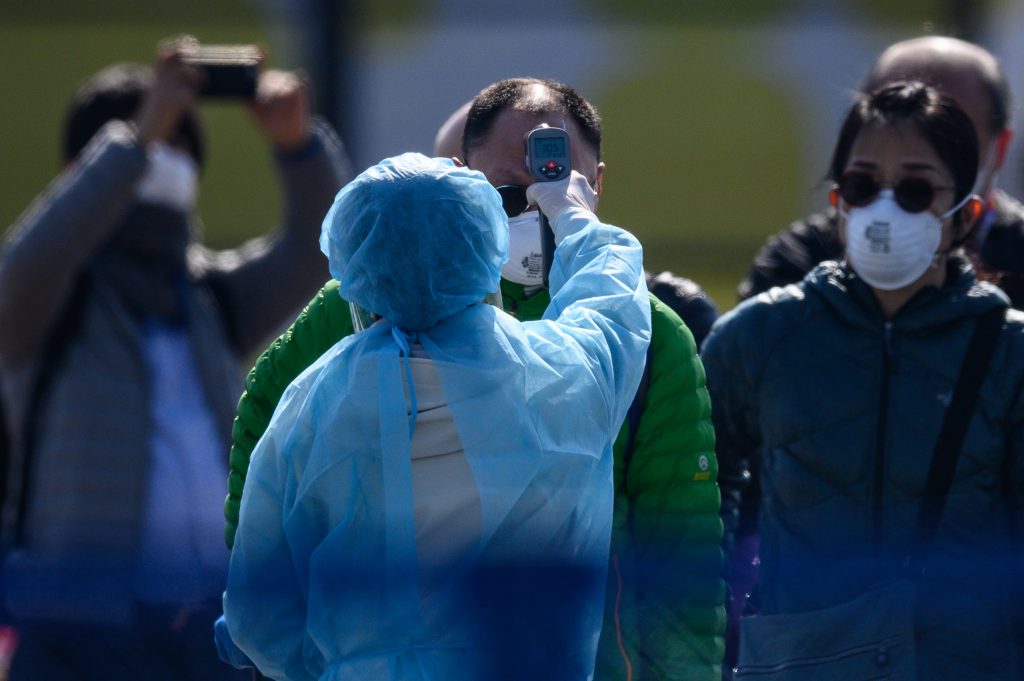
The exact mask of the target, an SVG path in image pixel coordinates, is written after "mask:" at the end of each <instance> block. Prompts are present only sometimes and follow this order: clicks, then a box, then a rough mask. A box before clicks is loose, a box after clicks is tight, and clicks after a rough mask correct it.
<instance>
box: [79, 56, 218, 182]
mask: <svg viewBox="0 0 1024 681" xmlns="http://www.w3.org/2000/svg"><path fill="white" fill-rule="evenodd" d="M152 86H153V69H152V68H150V67H148V66H143V65H141V64H114V65H113V66H108V67H107V68H105V69H103V70H102V71H100V72H99V73H97V74H95V75H93V76H92V77H90V78H89V79H88V80H87V81H86V82H85V83H84V84H83V85H82V86H81V87H80V88H79V89H78V91H77V92H76V93H75V95H74V97H73V98H72V99H71V104H70V105H69V106H68V111H67V114H66V118H65V121H64V139H63V142H62V144H61V151H62V153H63V156H64V162H65V163H67V162H70V161H72V160H74V158H75V157H76V156H78V154H79V153H81V151H82V149H84V148H85V145H87V144H88V143H89V140H91V139H92V138H93V136H94V135H95V134H96V133H97V132H99V130H100V128H102V127H103V126H104V125H106V124H107V123H108V122H109V121H112V120H115V119H116V120H121V121H127V120H131V118H132V117H133V116H135V114H136V112H137V111H138V108H139V105H140V104H142V98H143V96H144V95H145V94H146V91H147V90H149V88H150V87H152ZM177 135H178V137H179V139H180V140H181V141H182V142H183V143H184V144H185V146H186V148H187V149H188V151H189V153H190V154H191V155H192V157H193V158H194V159H195V160H196V163H197V164H198V165H199V166H200V167H201V166H202V165H203V160H204V155H205V144H204V139H203V131H202V128H201V126H200V124H199V120H198V118H197V117H196V116H195V114H194V113H193V112H191V111H189V112H186V113H185V114H183V115H182V117H181V121H180V122H179V124H178V130H177Z"/></svg>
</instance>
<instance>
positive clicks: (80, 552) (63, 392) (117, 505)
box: [0, 122, 349, 621]
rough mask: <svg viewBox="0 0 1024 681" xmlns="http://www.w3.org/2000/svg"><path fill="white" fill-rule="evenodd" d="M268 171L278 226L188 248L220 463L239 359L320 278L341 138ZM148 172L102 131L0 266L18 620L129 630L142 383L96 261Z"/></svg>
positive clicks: (132, 341) (16, 231)
mask: <svg viewBox="0 0 1024 681" xmlns="http://www.w3.org/2000/svg"><path fill="white" fill-rule="evenodd" d="M277 165H278V168H279V171H280V176H281V181H282V183H283V189H284V194H285V197H284V219H283V225H282V227H281V229H280V230H278V231H277V232H275V233H274V234H272V235H270V236H268V237H265V238H262V239H259V240H256V241H255V242H254V243H249V244H246V245H245V246H243V247H242V248H240V249H238V250H237V251H231V252H220V253H217V252H212V251H209V250H207V249H205V248H204V247H202V246H200V245H198V244H192V245H191V246H190V247H189V250H188V258H187V269H188V272H187V276H186V280H185V282H184V286H183V289H184V290H183V291H181V292H180V295H181V298H182V303H183V307H184V318H185V319H186V320H187V322H186V323H187V325H188V333H189V335H190V336H191V338H192V339H193V343H192V347H193V352H194V354H195V358H196V362H197V366H198V369H199V373H200V376H201V380H202V383H203V385H202V388H203V391H204V392H205V394H206V397H207V400H208V404H209V405H210V407H211V409H212V410H213V412H214V416H215V418H216V420H217V423H218V424H219V425H220V427H221V430H222V435H223V438H224V450H223V451H224V453H225V457H226V455H227V451H228V446H229V444H230V437H229V434H230V427H231V421H232V417H233V415H234V406H235V403H236V401H237V399H238V396H239V394H241V391H242V367H241V366H240V360H241V359H242V358H244V357H245V356H246V355H248V354H249V353H251V352H253V351H254V350H256V349H257V348H258V346H259V344H260V343H261V342H262V341H264V340H265V339H266V338H268V337H269V336H270V335H272V334H273V333H274V331H275V330H276V329H278V328H280V326H281V325H282V323H284V322H286V321H287V320H288V319H289V318H290V316H291V315H292V314H293V313H294V312H295V310H297V309H298V308H300V307H301V305H302V303H303V302H304V301H306V300H307V299H308V298H309V297H310V296H311V295H312V294H313V293H314V292H315V291H316V290H317V289H318V288H319V286H320V284H321V283H322V281H323V280H324V278H326V276H327V271H326V259H325V258H324V257H323V255H322V254H321V253H320V251H319V248H318V241H317V240H318V234H319V227H320V223H321V220H322V219H323V216H324V214H325V213H326V211H327V208H328V207H329V206H330V203H331V201H332V199H333V197H334V195H335V194H336V192H337V191H338V189H339V188H340V187H341V186H342V184H343V183H344V182H345V181H347V179H348V178H349V169H348V164H347V160H346V159H345V157H344V153H343V150H342V148H341V146H340V142H339V141H338V140H337V139H336V138H335V136H334V135H333V133H332V132H331V131H330V129H329V128H328V127H327V126H326V125H323V124H321V123H319V122H317V123H315V124H314V130H313V136H312V139H311V141H310V143H309V145H308V146H307V148H305V149H304V150H302V151H300V152H298V153H296V154H293V155H278V156H277ZM145 167H146V157H145V153H144V150H143V149H142V148H141V147H139V145H138V144H137V143H136V139H135V136H134V132H133V129H132V128H131V127H130V126H128V125H126V124H124V123H121V122H112V123H110V124H108V125H107V126H106V127H105V128H104V129H103V130H102V131H101V132H100V133H98V134H97V136H96V138H94V139H93V141H92V142H91V143H90V145H89V146H88V147H87V148H86V150H85V151H83V153H82V155H81V156H80V157H79V161H78V162H77V164H76V165H75V166H74V167H71V168H69V169H67V170H66V171H65V172H63V173H62V174H61V175H60V176H59V177H58V178H57V179H56V180H55V181H54V182H53V183H52V184H51V185H50V186H49V187H48V188H47V190H46V191H45V192H44V193H43V194H42V195H41V196H40V197H39V198H38V199H37V200H36V201H35V203H34V204H33V205H32V206H31V207H30V208H29V210H28V211H26V213H25V214H24V215H22V217H21V218H20V219H19V221H18V223H17V224H16V225H15V226H14V227H12V229H11V230H10V231H9V232H8V235H7V239H6V243H5V244H4V251H3V254H2V257H0V368H2V376H3V388H4V399H5V403H6V406H7V410H8V412H9V413H8V414H7V416H8V428H9V430H10V434H11V444H12V448H13V451H12V460H11V464H10V466H9V468H8V473H9V474H8V488H7V490H6V491H7V494H6V499H5V509H4V519H5V530H6V531H7V536H8V539H9V540H10V539H11V538H12V536H13V534H12V531H13V530H14V529H16V528H18V529H20V530H21V531H20V532H19V533H18V537H17V540H18V544H17V546H16V547H15V549H14V551H13V552H12V553H11V555H10V557H9V559H8V561H7V563H8V571H7V575H8V579H9V580H10V581H9V584H8V596H9V602H10V604H11V606H12V610H13V611H14V614H15V615H26V616H33V615H35V616H51V617H54V618H57V619H67V618H74V617H78V616H82V617H86V618H89V619H107V620H115V621H124V619H125V617H126V616H127V615H128V612H129V607H130V604H131V599H132V593H131V587H132V582H131V573H132V567H133V560H134V558H135V553H136V547H137V542H138V538H139V530H140V523H141V518H142V510H143V508H144V504H145V502H146V499H145V498H144V496H145V490H146V483H147V475H148V469H149V458H150V455H149V441H150V423H149V419H150V406H149V397H148V395H149V392H148V390H149V386H148V385H147V381H148V377H147V371H146V367H145V363H144V360H143V355H142V350H141V347H140V330H139V324H138V320H137V319H136V317H135V316H134V315H133V313H132V311H131V310H130V309H129V306H128V305H127V304H126V303H125V299H124V296H123V295H122V294H121V293H120V292H119V289H118V287H117V286H115V285H113V282H111V281H110V280H109V279H108V277H107V276H106V275H105V270H104V269H103V268H102V267H100V266H98V265H97V253H99V252H100V251H101V249H102V248H103V244H104V243H106V242H107V240H108V239H109V237H110V236H111V233H112V230H113V229H114V228H115V227H116V226H117V224H118V220H119V219H120V218H121V216H122V215H124V214H125V212H126V211H127V210H128V209H129V207H130V206H132V205H133V203H134V186H135V183H136V182H137V180H138V179H139V178H140V177H141V175H142V174H143V172H144V170H145ZM83 273H86V274H87V275H88V276H87V279H85V281H87V287H88V288H87V289H86V290H85V292H84V296H82V299H81V301H80V306H81V307H80V309H79V310H78V311H77V312H78V314H79V316H80V321H78V323H77V324H76V327H77V328H76V329H75V333H74V336H73V337H72V338H71V339H70V342H69V343H68V345H67V349H66V351H65V352H64V354H63V359H62V362H61V364H60V366H59V367H55V369H56V370H55V371H54V373H53V379H52V382H51V384H50V386H49V390H48V391H47V392H46V394H45V396H44V399H43V400H42V401H41V402H40V404H39V414H38V415H37V418H35V419H34V423H37V424H38V428H37V429H36V430H35V431H34V432H33V433H32V434H31V435H32V441H33V443H34V444H33V446H32V455H31V459H30V460H28V461H27V460H26V457H25V443H26V441H27V438H26V435H27V433H26V432H25V423H26V421H25V419H26V412H27V410H28V407H29V405H28V399H29V395H30V394H31V392H32V386H33V385H34V384H35V382H36V381H37V380H38V376H39V372H40V370H41V369H42V367H41V366H40V365H41V362H42V356H43V352H42V348H43V347H45V345H46V342H47V340H48V338H49V337H50V336H51V335H52V334H53V333H54V329H56V328H59V327H60V321H61V319H62V318H63V317H64V316H65V315H68V314H70V313H71V311H70V310H68V309H67V308H68V301H69V300H73V299H75V298H74V296H73V289H74V287H76V286H80V285H81V282H82V281H83V278H82V274H83ZM121 290H123V286H122V289H121ZM26 484H27V487H26V486H25V485H26Z"/></svg>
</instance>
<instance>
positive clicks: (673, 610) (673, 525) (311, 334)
mask: <svg viewBox="0 0 1024 681" xmlns="http://www.w3.org/2000/svg"><path fill="white" fill-rule="evenodd" d="M501 283H502V296H503V299H504V303H505V309H506V311H507V312H509V313H511V314H513V315H515V316H517V317H518V318H520V319H523V320H534V319H539V318H540V317H541V316H542V315H543V313H544V310H545V308H546V307H547V305H548V303H549V302H550V298H549V296H548V293H547V291H546V290H541V291H539V292H538V293H536V294H535V295H533V296H529V297H528V296H526V295H525V292H524V290H523V287H522V286H519V285H517V284H513V283H510V282H507V281H505V280H502V282H501ZM651 313H652V314H651V317H652V326H653V335H652V340H651V357H652V359H651V360H650V362H649V365H650V367H649V378H648V377H646V376H645V379H644V380H645V382H648V387H647V389H646V394H645V395H643V397H644V403H643V404H642V405H641V406H640V409H642V410H641V411H638V412H636V414H635V415H634V416H636V415H638V416H639V418H638V420H635V419H627V422H626V423H624V424H623V426H622V430H621V431H620V432H619V435H618V437H617V439H616V441H615V447H614V452H615V514H614V517H613V534H612V557H611V563H610V565H609V578H608V590H607V594H606V608H605V624H604V627H603V629H602V634H601V641H600V644H599V647H598V660H597V669H596V672H595V679H598V680H599V681H600V680H605V679H622V680H623V681H625V680H626V679H632V680H634V681H642V680H643V679H680V680H682V679H687V680H689V679H695V680H698V681H700V680H702V679H704V680H707V681H712V680H714V681H717V680H718V679H720V678H721V659H722V654H723V649H724V643H723V634H724V630H725V611H724V600H725V587H724V583H723V581H722V579H721V563H722V556H721V551H720V548H719V547H720V542H721V539H722V525H721V521H720V520H719V516H718V510H719V494H718V484H717V474H718V465H717V462H716V459H715V454H714V442H715V441H714V429H713V427H712V425H711V420H710V419H711V406H710V400H709V398H708V393H707V390H706V388H705V387H704V369H703V367H702V365H701V363H700V359H699V357H698V356H697V348H696V345H695V344H694V342H693V337H692V335H691V334H690V332H689V330H688V329H687V328H686V326H685V325H684V324H683V322H682V320H680V319H679V317H678V315H676V314H675V313H674V312H673V311H672V310H670V309H669V308H668V307H667V306H666V305H664V304H663V303H661V302H660V301H659V300H658V299H657V298H655V297H654V296H653V295H652V296H651ZM350 333H352V323H351V320H350V317H349V311H348V306H347V305H346V303H345V301H344V300H342V298H341V296H340V295H339V294H338V282H337V281H330V282H328V283H327V285H326V286H325V287H324V288H323V290H321V291H320V293H319V294H317V296H316V297H315V298H314V299H313V300H312V301H311V302H310V304H309V305H308V306H307V308H306V309H305V310H304V311H303V312H302V314H301V315H300V316H299V318H298V319H297V320H296V322H295V324H293V325H292V327H291V328H290V329H289V330H288V331H287V332H285V333H284V335H282V336H281V337H280V338H279V339H277V340H276V341H275V342H274V343H273V344H272V345H271V346H270V348H269V349H268V350H267V351H266V352H265V353H264V354H263V355H262V356H261V357H260V358H259V360H258V361H257V363H256V366H255V367H254V368H253V369H252V371H250V373H249V376H248V378H247V380H246V392H245V393H244V394H243V395H242V399H241V400H240V402H239V405H238V416H237V418H236V419H235V425H234V429H233V438H234V443H233V445H232V448H231V477H230V480H229V494H228V499H227V502H226V504H225V515H226V517H227V527H226V531H225V538H226V540H227V543H228V546H230V545H231V543H232V541H233V539H234V533H235V529H236V527H237V523H238V509H239V503H240V500H241V495H242V488H243V485H244V482H245V473H246V470H247V469H248V465H249V456H250V454H251V453H252V450H253V447H254V446H255V444H256V441H257V440H258V439H259V436H260V435H261V434H262V433H263V431H264V430H265V429H266V427H267V424H268V423H269V421H270V417H271V415H272V414H273V411H274V407H275V406H276V404H277V401H278V400H279V399H280V397H281V394H282V393H283V392H284V389H285V388H286V387H287V386H288V384H289V383H290V382H291V380H292V379H294V378H295V377H296V376H297V375H298V374H299V373H301V372H302V370H303V369H305V368H306V367H307V366H308V365H309V364H311V363H312V362H313V361H314V360H315V359H316V358H317V357H319V356H320V355H321V354H322V353H323V352H324V351H326V350H327V349H328V348H329V347H331V346H332V345H334V344H335V343H336V342H337V341H338V340H340V339H341V338H343V337H344V336H346V335H348V334H350ZM640 392H641V394H643V393H644V390H643V389H641V391H640ZM634 408H636V405H634ZM631 411H632V410H631ZM630 420H635V423H636V432H635V433H631V432H630ZM631 437H632V440H633V442H632V447H630V446H629V445H630V442H629V440H630V438H631ZM627 450H628V452H627Z"/></svg>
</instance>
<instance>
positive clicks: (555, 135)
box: [523, 123, 572, 286]
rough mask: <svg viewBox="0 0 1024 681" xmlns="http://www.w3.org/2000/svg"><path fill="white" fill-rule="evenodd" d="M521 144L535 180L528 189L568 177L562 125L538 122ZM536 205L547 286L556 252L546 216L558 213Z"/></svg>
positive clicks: (566, 142) (568, 159)
mask: <svg viewBox="0 0 1024 681" xmlns="http://www.w3.org/2000/svg"><path fill="white" fill-rule="evenodd" d="M523 145H524V146H525V147H526V167H527V169H528V170H529V171H530V174H531V175H533V177H534V178H535V179H536V180H537V182H535V183H534V184H533V185H531V187H530V189H532V188H533V187H535V186H537V185H538V184H545V183H549V182H557V181H559V180H562V179H563V178H566V177H568V176H569V173H570V172H571V171H572V153H571V146H570V144H569V133H567V132H566V131H565V130H564V129H563V128H553V127H551V126H550V125H548V124H547V123H541V124H540V125H538V126H537V127H536V128H534V129H533V130H531V131H530V132H528V133H526V136H525V137H524V138H523ZM530 189H527V197H529V196H530ZM538 206H539V207H540V211H541V219H540V245H541V254H542V267H543V272H544V285H545V286H547V284H548V273H549V272H550V271H551V262H552V261H553V260H554V255H555V235H554V233H553V232H552V231H551V224H550V223H549V222H548V218H549V217H557V215H554V216H552V215H551V214H550V213H549V212H548V211H547V210H545V208H544V207H543V206H541V205H540V204H538Z"/></svg>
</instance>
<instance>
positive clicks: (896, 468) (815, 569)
mask: <svg viewBox="0 0 1024 681" xmlns="http://www.w3.org/2000/svg"><path fill="white" fill-rule="evenodd" d="M1007 304H1008V300H1007V298H1006V296H1005V295H1004V294H1003V292H1002V291H999V290H998V289H996V288H995V287H993V286H991V285H989V284H986V283H977V282H975V279H974V274H973V272H972V270H971V269H970V267H969V266H968V265H966V264H964V263H957V262H953V263H951V264H950V271H949V275H948V277H947V283H946V285H945V286H944V287H942V288H941V289H936V288H928V289H925V290H923V291H921V292H920V293H919V294H918V295H917V296H915V297H914V298H913V299H912V300H911V301H910V302H908V303H907V304H906V306H905V307H904V308H903V309H902V310H900V312H899V314H897V315H896V317H895V318H894V319H892V320H891V321H889V322H887V321H886V320H885V319H884V317H883V315H882V312H881V309H880V307H879V306H878V304H877V302H876V301H875V299H874V297H873V294H872V293H871V290H870V288H869V287H868V286H866V285H865V284H864V282H863V281H861V280H860V279H859V278H858V277H857V276H856V275H855V274H854V273H853V272H852V271H851V270H849V269H848V268H846V267H845V266H843V265H840V264H837V263H835V262H826V263H823V264H822V265H820V266H819V267H818V268H816V269H815V270H814V271H813V272H812V273H811V274H810V275H809V276H808V277H807V278H806V279H805V280H804V281H803V282H801V283H800V284H797V285H791V286H787V287H785V288H775V289H771V290H770V291H769V292H767V293H764V294H761V295H760V296H758V297H756V298H754V299H751V300H749V301H746V302H745V303H743V304H741V305H740V306H739V307H737V308H735V309H734V310H733V311H731V312H730V313H728V314H726V315H724V316H723V317H722V318H721V319H720V320H719V322H718V323H717V324H716V325H715V327H714V328H713V329H712V332H711V335H710V336H708V340H707V342H706V343H705V346H704V352H703V360H704V366H705V368H706V370H707V375H708V387H709V389H710V391H711V397H712V404H713V410H712V417H713V420H714V422H715V433H716V438H717V448H716V449H717V453H718V460H719V465H720V468H721V470H722V471H723V472H727V474H723V475H722V476H720V484H721V485H722V486H723V496H724V497H725V496H729V497H733V498H734V496H733V495H734V494H735V493H736V492H739V491H742V490H735V489H728V487H729V485H730V481H735V480H740V479H742V475H740V474H738V472H737V471H738V470H741V469H743V468H747V467H749V468H751V469H752V474H753V477H754V480H755V482H757V483H760V484H759V487H757V486H755V487H752V488H750V489H748V490H745V491H742V492H745V493H748V494H749V493H750V492H751V490H753V491H754V494H755V495H756V496H755V497H754V498H749V497H748V499H746V501H748V502H749V503H746V504H744V505H743V508H744V511H745V512H746V513H747V514H748V515H749V514H757V518H758V521H759V522H757V523H756V524H757V525H758V529H759V531H760V537H761V552H760V574H759V578H758V580H759V581H758V586H757V590H756V595H757V597H756V599H755V600H756V603H757V605H758V606H759V608H760V610H761V612H764V613H792V612H802V611H806V610H812V609H818V608H823V607H827V606H830V605H835V604H838V603H840V602H843V601H847V600H850V599H852V598H854V597H855V596H856V595H858V594H860V593H862V592H863V591H864V590H866V589H867V588H868V587H869V586H870V585H871V584H873V583H876V582H879V581H882V580H885V579H888V578H892V577H895V576H898V575H899V574H900V570H901V567H902V564H903V560H904V558H905V556H906V555H907V551H908V544H909V537H910V535H911V531H912V528H913V525H914V521H915V518H916V513H917V512H918V509H919V507H920V504H921V499H922V492H923V489H924V486H925V478H926V474H927V470H928V466H929V462H930V460H931V456H932V452H933V449H934V446H935V440H936V438H937V436H938V433H939V428H940V425H941V422H942V419H943V416H944V414H945V410H946V405H947V404H948V400H949V398H950V395H951V392H952V389H953V385H954V384H955V382H956V378H957V374H958V371H959V368H960V365H961V362H962V359H963V354H964V351H965V348H966V346H967V343H968V340H969V338H970V335H971V333H972V331H973V329H974V326H975V320H976V319H977V317H978V316H980V315H981V314H982V313H984V312H985V311H986V310H989V309H990V308H992V307H993V306H1006V305H1007ZM961 451H962V453H961V455H960V459H959V463H958V466H957V469H956V474H955V477H954V481H953V485H952V489H951V491H950V494H949V497H948V502H947V505H946V510H945V513H944V515H943V517H942V520H941V522H940V524H939V527H938V531H937V533H936V537H935V540H934V544H933V549H932V554H931V559H930V561H929V563H928V572H927V576H926V578H925V580H924V581H923V594H924V596H923V597H922V599H921V602H920V604H919V607H920V629H919V631H918V635H919V641H918V643H919V652H920V658H921V664H922V665H923V668H924V670H925V671H926V674H925V676H924V677H923V678H927V679H968V678H971V679H981V678H985V679H1004V678H1007V679H1008V678H1019V677H1017V676H1016V674H1017V673H1018V668H1017V667H1016V666H1015V662H1014V658H1015V656H1017V655H1019V654H1020V653H1021V649H1020V638H1019V636H1020V628H1019V622H1015V620H1019V617H1020V615H1021V602H1020V599H1019V591H1018V589H1019V586H1020V585H1021V583H1022V580H1024V573H1022V571H1021V563H1020V553H1021V546H1024V543H1022V542H1024V536H1022V530H1024V313H1020V312H1018V311H1016V310H1011V311H1009V312H1008V313H1007V318H1006V324H1005V327H1004V328H1003V330H1002V333H1001V336H1000V339H999V344H998V346H997V348H996V352H995V355H994V356H993V359H992V363H991V367H990V369H989V370H988V375H987V377H986V378H985V381H984V383H983V385H982V388H981V393H980V398H979V401H978V404H977V406H976V408H975V411H974V413H973V416H972V419H971V421H970V426H969V428H968V431H967V436H966V440H965V443H964V446H963V448H962V450H961ZM747 464H749V466H748V465H747ZM748 527H750V525H748Z"/></svg>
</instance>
